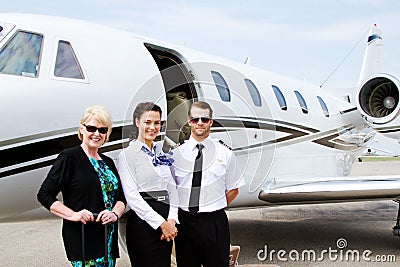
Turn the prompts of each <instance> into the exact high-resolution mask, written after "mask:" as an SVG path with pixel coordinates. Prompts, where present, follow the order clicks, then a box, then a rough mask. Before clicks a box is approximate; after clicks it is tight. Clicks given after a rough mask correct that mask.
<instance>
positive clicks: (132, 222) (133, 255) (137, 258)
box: [126, 199, 172, 267]
mask: <svg viewBox="0 0 400 267" xmlns="http://www.w3.org/2000/svg"><path fill="white" fill-rule="evenodd" d="M146 202H147V203H148V204H149V205H150V206H151V207H152V208H153V210H154V211H156V212H157V213H158V214H160V215H161V216H162V217H163V218H164V219H167V218H168V213H169V204H167V203H164V202H161V201H157V200H154V199H147V200H146ZM161 235H162V231H161V229H160V227H159V228H157V229H153V228H152V227H151V226H150V225H149V224H148V223H147V222H146V221H144V220H142V219H140V218H139V216H137V214H136V213H135V212H134V211H133V210H130V211H129V212H128V221H127V224H126V245H127V248H128V254H129V259H130V261H131V265H132V266H134V267H141V266H143V267H144V266H146V267H147V266H152V267H170V266H171V252H172V241H169V242H168V241H166V240H160V238H161Z"/></svg>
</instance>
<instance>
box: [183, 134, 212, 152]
mask: <svg viewBox="0 0 400 267" xmlns="http://www.w3.org/2000/svg"><path fill="white" fill-rule="evenodd" d="M187 142H188V145H189V147H190V148H191V150H192V151H193V150H195V149H196V150H197V148H196V145H197V144H198V143H202V144H203V145H204V148H203V149H206V150H207V149H210V147H211V145H212V142H213V141H212V138H211V137H210V136H208V137H207V138H206V139H204V140H203V141H201V142H198V141H196V139H194V138H193V137H192V136H190V138H189V140H188V141H187Z"/></svg>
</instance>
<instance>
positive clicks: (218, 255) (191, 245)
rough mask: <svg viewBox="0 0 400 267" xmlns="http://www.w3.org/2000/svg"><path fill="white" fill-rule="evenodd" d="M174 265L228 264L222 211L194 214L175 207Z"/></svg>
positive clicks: (219, 266) (218, 266)
mask: <svg viewBox="0 0 400 267" xmlns="http://www.w3.org/2000/svg"><path fill="white" fill-rule="evenodd" d="M179 222H180V224H179V225H178V235H177V237H176V238H175V249H176V261H177V264H178V267H200V266H201V265H203V267H228V266H229V246H230V232H229V222H228V217H227V216H226V213H225V211H224V210H218V211H214V212H207V213H197V214H195V215H192V214H190V213H189V212H186V211H183V210H181V209H179Z"/></svg>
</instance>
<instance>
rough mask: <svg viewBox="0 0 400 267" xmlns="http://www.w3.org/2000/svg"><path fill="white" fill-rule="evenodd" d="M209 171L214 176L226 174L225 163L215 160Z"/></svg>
mask: <svg viewBox="0 0 400 267" xmlns="http://www.w3.org/2000/svg"><path fill="white" fill-rule="evenodd" d="M209 171H210V173H211V174H212V175H213V176H215V178H218V177H221V176H224V175H225V174H226V164H225V163H224V162H223V161H220V160H216V161H215V162H214V163H213V164H212V165H211V166H210V169H209Z"/></svg>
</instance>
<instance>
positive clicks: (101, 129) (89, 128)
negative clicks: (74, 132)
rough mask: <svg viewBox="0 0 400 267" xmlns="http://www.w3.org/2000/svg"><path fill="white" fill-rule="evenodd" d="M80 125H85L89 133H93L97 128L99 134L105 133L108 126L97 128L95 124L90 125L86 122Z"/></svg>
mask: <svg viewBox="0 0 400 267" xmlns="http://www.w3.org/2000/svg"><path fill="white" fill-rule="evenodd" d="M82 125H83V126H85V127H86V131H88V132H90V133H95V132H96V131H97V130H98V131H99V133H101V134H106V133H107V132H108V127H100V128H97V127H96V126H92V125H86V124H82Z"/></svg>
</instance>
